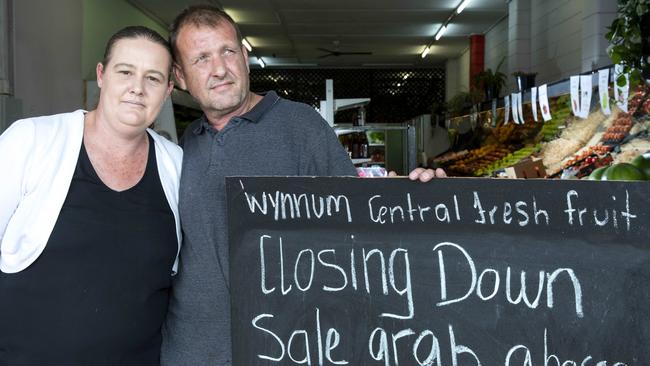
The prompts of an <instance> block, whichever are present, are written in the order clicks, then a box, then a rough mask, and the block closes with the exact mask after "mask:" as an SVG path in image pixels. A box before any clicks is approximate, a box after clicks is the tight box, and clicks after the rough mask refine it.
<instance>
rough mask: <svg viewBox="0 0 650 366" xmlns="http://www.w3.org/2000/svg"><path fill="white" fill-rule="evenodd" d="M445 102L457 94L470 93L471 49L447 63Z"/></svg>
mask: <svg viewBox="0 0 650 366" xmlns="http://www.w3.org/2000/svg"><path fill="white" fill-rule="evenodd" d="M445 78H446V81H445V101H449V99H451V98H452V97H453V96H454V95H456V93H459V92H468V91H469V48H467V49H466V50H465V51H464V52H463V53H462V54H461V55H460V56H459V57H457V58H453V59H448V60H447V62H446V63H445Z"/></svg>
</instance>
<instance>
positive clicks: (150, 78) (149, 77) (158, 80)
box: [147, 76, 160, 83]
mask: <svg viewBox="0 0 650 366" xmlns="http://www.w3.org/2000/svg"><path fill="white" fill-rule="evenodd" d="M147 79H149V81H151V82H154V83H160V79H158V78H157V77H155V76H148V77H147Z"/></svg>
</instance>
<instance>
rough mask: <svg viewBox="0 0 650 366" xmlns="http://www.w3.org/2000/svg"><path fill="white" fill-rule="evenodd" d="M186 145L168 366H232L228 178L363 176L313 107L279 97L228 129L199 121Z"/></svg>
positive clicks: (167, 331) (167, 329)
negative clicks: (357, 172) (181, 242)
mask: <svg viewBox="0 0 650 366" xmlns="http://www.w3.org/2000/svg"><path fill="white" fill-rule="evenodd" d="M182 143H183V150H184V155H183V171H182V175H181V186H180V197H179V212H180V217H181V223H182V226H183V231H184V241H183V247H182V249H181V254H180V267H179V274H178V275H177V276H176V278H175V282H174V287H173V291H172V297H171V300H170V304H169V312H168V316H167V321H166V324H165V326H164V329H163V334H164V340H163V350H162V356H161V362H162V364H163V365H175V366H178V365H192V366H198V365H229V364H231V359H232V358H231V349H230V345H231V342H230V295H229V293H230V292H229V286H228V281H229V270H230V269H229V261H228V243H227V238H228V233H227V225H226V224H227V223H226V215H227V213H226V196H225V177H227V176H273V175H275V176H305V175H308V176H356V175H357V174H356V170H355V168H354V165H353V164H352V162H351V161H350V158H349V157H348V154H347V152H346V151H345V150H344V149H343V147H342V146H341V144H340V142H339V141H338V138H337V137H336V134H335V133H334V131H333V129H332V128H331V127H330V126H329V125H328V124H327V122H326V121H325V120H323V119H322V118H321V116H320V115H319V114H318V113H317V112H316V111H315V110H314V109H313V108H312V107H310V106H308V105H305V104H302V103H296V102H292V101H289V100H286V99H283V98H280V97H279V96H278V95H277V94H276V93H275V92H273V91H271V92H268V93H266V94H265V95H264V97H263V98H262V100H261V101H260V102H259V103H258V104H256V105H255V106H254V107H253V108H252V109H251V110H250V111H248V112H247V113H245V114H244V115H242V116H238V117H233V118H232V119H231V120H230V121H229V122H228V124H227V125H226V126H225V127H224V128H223V129H221V130H220V131H216V130H214V129H213V128H212V127H211V126H210V125H209V123H208V121H207V119H206V118H205V116H203V117H202V118H200V119H198V120H196V121H194V122H193V123H192V124H191V125H190V126H188V128H187V130H186V133H185V134H184V136H183V139H182ZM235 270H239V269H235ZM242 270H245V269H242Z"/></svg>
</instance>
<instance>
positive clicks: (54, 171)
mask: <svg viewBox="0 0 650 366" xmlns="http://www.w3.org/2000/svg"><path fill="white" fill-rule="evenodd" d="M171 62H172V59H171V52H170V49H169V46H168V44H167V42H166V41H165V40H164V39H163V38H162V37H161V36H160V35H159V34H158V33H156V32H154V31H152V30H150V29H148V28H145V27H127V28H124V29H122V30H121V31H119V32H117V33H116V34H115V35H113V37H112V38H111V39H110V40H109V42H108V44H107V46H106V51H105V54H104V60H103V62H101V63H98V64H97V68H96V72H97V83H98V85H99V87H100V89H101V92H100V97H99V104H98V106H97V109H95V110H93V111H90V112H86V111H82V110H78V111H75V112H72V113H65V114H59V115H53V116H44V117H37V118H29V119H24V120H21V121H17V122H15V123H14V124H13V125H12V126H11V127H10V128H9V129H8V130H7V131H6V132H5V133H4V134H3V135H2V136H0V156H1V157H2V159H0V171H2V175H3V176H4V178H3V179H2V183H1V185H2V189H0V240H1V241H0V270H1V272H0V365H139V366H142V365H157V364H158V362H159V352H160V342H161V335H160V327H161V324H162V321H163V319H164V316H165V314H166V311H167V301H168V296H169V288H170V282H171V275H172V272H173V271H175V270H176V265H177V259H176V258H177V253H178V250H179V247H180V227H179V220H178V212H177V201H178V181H179V176H180V166H181V160H182V159H181V157H182V152H181V149H180V148H179V147H178V146H176V145H174V144H173V143H171V142H168V141H167V140H165V139H163V138H161V137H160V136H158V135H157V134H156V133H155V132H153V131H152V130H150V129H147V127H148V126H149V125H151V123H152V122H153V121H154V119H155V117H156V116H157V115H158V112H159V111H160V108H161V106H162V104H163V102H164V100H165V98H167V97H168V96H169V95H170V93H171V90H172V81H171V80H170V71H171Z"/></svg>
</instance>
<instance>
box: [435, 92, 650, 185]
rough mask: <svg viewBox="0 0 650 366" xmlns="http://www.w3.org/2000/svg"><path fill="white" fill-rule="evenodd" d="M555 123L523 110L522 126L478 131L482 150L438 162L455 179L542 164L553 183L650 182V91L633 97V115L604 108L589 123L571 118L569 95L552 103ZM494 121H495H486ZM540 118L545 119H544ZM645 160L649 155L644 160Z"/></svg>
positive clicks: (500, 125)
mask: <svg viewBox="0 0 650 366" xmlns="http://www.w3.org/2000/svg"><path fill="white" fill-rule="evenodd" d="M550 103H551V115H552V119H551V120H550V121H547V122H541V121H540V122H535V121H534V120H533V118H532V112H531V110H530V106H529V105H528V104H525V105H524V120H525V123H524V124H523V125H519V124H515V123H513V122H512V119H511V121H510V123H507V124H504V123H503V121H504V118H503V113H504V110H503V109H500V110H498V111H497V117H496V120H497V121H499V123H497V124H496V127H494V128H490V129H485V128H483V129H482V130H480V129H479V130H480V131H479V133H482V134H483V135H484V136H483V138H482V139H481V144H480V146H477V147H475V148H469V149H466V150H463V151H460V152H450V153H447V154H445V155H444V156H442V157H440V158H437V159H435V160H434V161H436V163H437V164H439V165H440V166H442V167H443V168H444V169H445V170H446V171H447V173H448V174H449V175H450V176H502V175H503V171H504V169H505V168H507V167H511V166H513V165H516V164H517V163H519V162H522V161H523V160H524V159H529V158H533V159H542V162H543V165H544V167H545V169H546V176H547V177H548V178H562V179H580V178H583V179H596V180H601V179H606V180H622V179H624V180H646V179H649V178H650V173H649V172H648V170H647V169H648V168H647V165H646V164H648V163H647V161H648V158H650V154H649V153H647V152H648V151H650V90H648V89H647V88H642V89H640V90H638V91H636V92H634V93H633V94H632V97H631V98H630V100H629V103H628V112H623V111H622V110H620V109H619V108H618V107H617V106H615V105H614V104H612V105H611V108H612V113H611V114H610V115H609V116H607V115H605V114H603V113H602V112H601V110H600V105H596V106H593V108H592V109H593V111H592V112H591V113H590V114H589V116H588V117H587V118H585V119H581V118H577V117H575V116H573V115H572V113H571V108H570V105H569V97H568V95H564V96H560V97H558V98H555V99H554V100H551V101H550ZM487 118H488V119H489V120H492V116H491V115H490V116H488V117H487ZM540 118H541V116H540ZM644 154H645V155H644Z"/></svg>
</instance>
